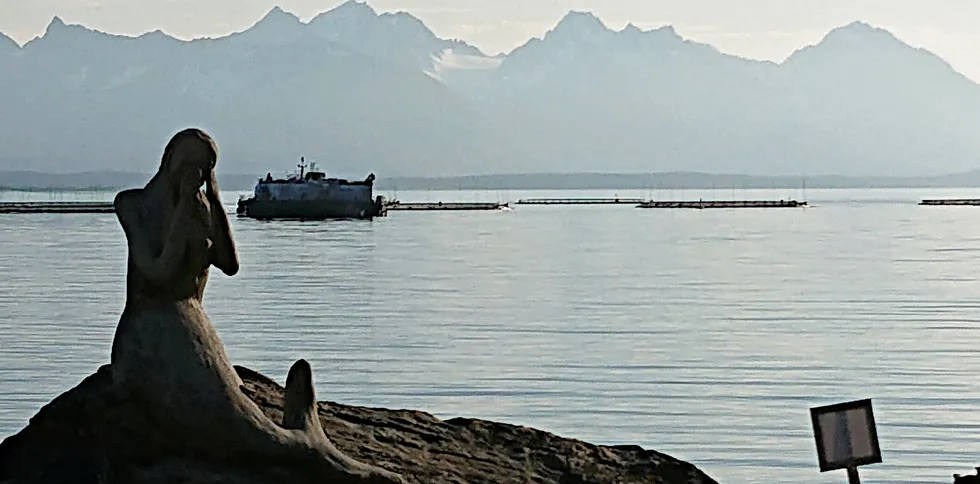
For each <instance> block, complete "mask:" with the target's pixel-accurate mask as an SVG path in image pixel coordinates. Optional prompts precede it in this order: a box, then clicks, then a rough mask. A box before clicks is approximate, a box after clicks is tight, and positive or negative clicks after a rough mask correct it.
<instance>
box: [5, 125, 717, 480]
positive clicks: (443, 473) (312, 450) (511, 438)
mask: <svg viewBox="0 0 980 484" xmlns="http://www.w3.org/2000/svg"><path fill="white" fill-rule="evenodd" d="M217 157H218V152H217V148H216V145H215V143H214V141H213V140H212V139H211V138H210V137H209V136H208V135H207V134H206V133H204V132H202V131H200V130H196V129H189V130H185V131H181V132H180V133H177V134H176V135H175V136H174V137H173V138H172V139H171V141H170V143H169V144H168V145H167V147H166V149H165V150H164V155H163V159H162V161H161V164H160V168H159V171H158V172H157V173H156V175H155V176H154V177H153V178H152V179H151V180H150V181H149V183H147V185H146V186H145V187H144V188H141V189H133V190H126V191H123V192H120V193H119V194H118V195H117V196H116V198H115V201H114V205H115V210H116V214H117V217H118V219H119V222H120V225H121V226H122V229H123V232H124V233H125V236H126V240H127V245H128V253H129V256H128V268H127V282H126V304H125V308H124V310H123V313H122V315H121V317H120V320H119V324H118V326H117V328H116V334H115V337H114V340H113V342H112V352H111V358H110V364H108V365H106V366H104V367H102V368H100V369H99V371H98V372H96V373H95V374H94V375H92V376H90V377H89V378H87V379H86V380H84V381H83V382H82V383H81V384H79V386H77V387H76V388H74V389H72V390H70V391H69V392H67V393H65V394H63V395H61V396H60V397H58V398H56V399H55V400H54V401H52V402H51V403H50V404H49V405H47V406H45V407H44V408H42V409H41V411H40V412H39V413H38V414H37V415H36V416H35V417H34V418H33V419H32V420H31V423H30V424H29V425H28V426H27V428H25V429H24V430H23V431H21V432H20V433H18V434H16V435H14V436H12V437H9V438H8V439H6V440H4V442H3V443H2V444H0V480H2V481H4V482H7V481H9V482H19V483H20V482H22V483H39V484H47V483H51V484H53V483H62V482H64V483H68V482H71V483H87V482H91V483H100V484H104V483H171V482H173V483H177V482H180V483H195V484H197V483H200V484H204V483H209V484H217V483H299V484H302V483H307V482H308V483H332V484H346V483H379V484H380V483H384V484H392V483H406V482H417V483H439V482H446V483H450V482H452V483H462V482H515V483H517V482H521V483H523V482H541V483H544V482H554V483H606V482H608V483H612V482H617V483H626V482H651V483H653V482H663V483H710V482H714V481H712V480H710V479H709V478H707V477H706V476H704V475H703V474H702V473H701V472H700V471H698V470H697V469H695V468H694V467H693V466H691V465H689V464H686V463H682V462H679V461H676V460H674V459H672V458H670V457H667V456H664V455H661V454H658V453H656V452H652V451H645V450H643V449H640V448H638V447H596V446H592V445H589V444H585V443H581V442H576V441H571V440H565V439H561V438H558V437H556V436H553V435H550V434H547V433H545V432H541V431H537V430H532V429H526V428H520V427H513V426H507V425H503V424H495V423H490V422H480V421H476V420H453V421H449V422H441V421H439V420H437V419H435V418H433V417H431V416H429V415H426V414H422V413H418V412H407V411H388V410H372V409H358V408H353V407H344V406H340V405H337V404H325V403H321V404H317V402H316V399H315V393H314V389H313V378H312V373H311V369H310V366H309V364H307V363H306V362H305V361H303V360H300V361H298V362H296V363H295V364H294V365H293V366H292V368H291V369H290V371H289V374H288V376H287V378H286V384H285V388H284V389H283V388H280V387H279V386H278V385H277V384H276V383H275V382H273V381H272V380H270V379H268V378H266V377H263V376H262V375H259V374H257V373H255V372H252V371H250V370H247V369H244V368H235V367H233V366H232V364H231V362H230V360H229V358H228V355H227V353H226V351H225V348H224V346H223V345H222V343H221V340H220V339H219V337H218V334H217V331H216V330H215V328H214V326H213V325H212V324H211V322H210V320H209V319H208V317H207V315H206V314H205V312H204V310H203V308H202V305H201V301H202V299H203V297H204V289H205V285H206V283H207V279H208V271H209V269H210V267H211V266H215V267H217V268H218V269H219V270H221V271H222V272H224V273H225V274H226V275H229V276H233V275H234V274H236V273H237V272H238V268H239V261H238V255H237V251H236V247H235V242H234V238H233V236H232V234H231V230H230V228H229V224H228V220H227V216H226V215H225V210H224V208H223V207H222V206H221V201H220V194H219V191H218V187H217V184H216V183H215V174H214V173H215V163H216V161H217ZM202 185H203V186H204V190H203V191H202V190H201V186H202ZM325 429H327V430H328V431H325ZM328 434H329V437H328ZM336 442H340V443H341V448H340V449H338V448H337V446H335V443H336Z"/></svg>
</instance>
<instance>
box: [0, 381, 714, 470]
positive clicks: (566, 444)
mask: <svg viewBox="0 0 980 484" xmlns="http://www.w3.org/2000/svg"><path fill="white" fill-rule="evenodd" d="M235 370H236V371H237V372H238V375H239V376H240V377H241V378H242V381H243V383H244V386H243V391H244V392H245V394H247V395H248V397H249V398H250V399H251V400H252V401H254V402H256V403H257V404H258V405H259V406H260V407H261V409H262V411H263V412H264V413H265V414H266V415H267V416H268V417H269V418H271V419H272V420H274V421H277V422H278V421H281V420H282V417H283V415H282V412H283V396H284V390H283V387H281V386H280V385H279V384H277V383H276V382H275V381H273V380H271V379H270V378H267V377H265V376H263V375H261V374H259V373H256V372H254V371H252V370H249V369H247V368H243V367H239V366H236V367H235ZM141 408H142V404H141V402H140V401H138V399H136V397H132V396H126V395H120V394H118V392H117V391H116V390H114V389H113V387H112V385H111V374H110V371H109V366H108V365H107V366H104V367H102V368H100V369H99V371H98V372H96V373H95V374H94V375H92V376H90V377H88V378H86V379H85V380H83V381H82V382H81V383H80V384H79V385H78V386H77V387H75V388H73V389H71V390H70V391H68V392H66V393H64V394H62V395H61V396H59V397H57V398H56V399H54V400H53V401H52V402H51V403H49V404H48V405H46V406H45V407H43V408H42V409H41V410H40V411H39V412H38V414H37V415H35V416H34V417H33V418H32V419H31V421H30V424H29V425H28V426H27V427H26V428H24V429H23V430H22V431H21V432H19V433H18V434H16V435H13V436H11V437H8V438H7V439H6V440H4V441H3V442H2V443H0V482H4V483H10V484H14V483H17V484H20V483H24V484H27V483H32V484H62V483H64V484H68V483H73V484H86V483H93V484H94V483H99V484H111V483H127V484H144V483H145V484H150V483H153V484H157V483H160V484H163V483H183V484H233V483H234V484H260V483H261V484H267V483H268V484H273V483H276V484H280V483H297V484H303V483H306V482H312V481H308V480H307V479H308V477H303V476H308V475H309V474H308V473H298V474H299V476H297V475H295V473H291V472H290V471H291V469H289V468H275V467H266V466H264V465H259V464H257V463H254V462H240V461H238V462H234V461H229V462H215V461H213V459H211V460H209V461H207V462H203V461H200V460H198V459H196V458H195V455H193V454H189V453H188V452H186V449H187V448H189V447H190V446H187V445H185V444H186V443H185V442H172V441H169V440H168V434H170V435H172V433H169V432H166V426H167V423H166V422H154V421H152V420H151V419H152V416H151V415H149V414H148V413H146V412H144V411H142V410H141ZM318 410H319V412H318V413H319V415H318V416H319V418H320V422H321V424H322V426H323V429H324V431H325V432H326V434H327V436H328V437H329V438H330V440H331V441H333V443H334V444H335V445H336V446H337V448H338V449H339V450H340V451H341V452H343V453H344V454H347V455H348V456H350V457H352V458H354V459H357V460H359V461H361V462H365V463H369V464H374V465H377V466H379V467H382V468H384V469H388V470H391V471H395V472H397V473H399V474H401V475H402V476H403V477H404V479H405V480H406V481H407V482H410V483H418V484H423V483H424V484H440V483H445V484H450V483H453V484H459V483H522V484H523V483H556V484H559V483H560V484H573V483H575V484H605V483H609V484H612V483H617V484H627V483H664V484H702V483H703V484H711V483H715V481H714V480H712V479H711V478H709V477H708V476H706V475H705V474H703V473H702V472H701V471H700V470H698V469H697V468H696V467H694V466H693V465H691V464H688V463H685V462H681V461H679V460H677V459H674V458H672V457H669V456H667V455H664V454H661V453H658V452H655V451H652V450H645V449H642V448H640V447H638V446H613V447H606V446H596V445H592V444H588V443H585V442H581V441H577V440H572V439H566V438H562V437H558V436H556V435H553V434H550V433H547V432H543V431H540V430H535V429H531V428H526V427H518V426H513V425H507V424H502V423H495V422H488V421H482V420H474V419H465V418H456V419H452V420H447V421H442V420H439V419H436V418H435V417H433V416H431V415H429V414H426V413H423V412H418V411H410V410H385V409H372V408H362V407H352V406H346V405H341V404H337V403H328V402H320V403H319V408H318ZM318 482H321V483H324V482H329V480H327V481H324V480H320V481H318Z"/></svg>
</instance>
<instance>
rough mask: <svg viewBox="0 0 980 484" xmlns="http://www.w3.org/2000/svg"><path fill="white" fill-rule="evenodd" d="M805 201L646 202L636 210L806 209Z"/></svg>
mask: <svg viewBox="0 0 980 484" xmlns="http://www.w3.org/2000/svg"><path fill="white" fill-rule="evenodd" d="M806 206H807V203H806V202H805V201H803V202H798V201H796V200H690V201H669V200H664V201H653V200H650V201H646V202H642V203H640V204H639V205H637V206H636V208H693V209H699V210H702V209H706V208H797V207H806Z"/></svg>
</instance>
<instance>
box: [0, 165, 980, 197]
mask: <svg viewBox="0 0 980 484" xmlns="http://www.w3.org/2000/svg"><path fill="white" fill-rule="evenodd" d="M149 177H150V174H145V173H134V172H84V173H44V172H29V171H0V191H8V192H41V193H54V192H68V191H72V192H102V191H117V190H123V189H127V188H135V187H141V186H143V185H144V184H145V183H146V180H148V179H149ZM257 179H258V177H257V176H255V175H246V174H226V175H220V176H219V180H218V183H219V185H220V186H221V188H223V189H224V190H226V191H250V190H252V188H254V186H255V181H256V180H257ZM977 187H980V170H976V171H971V172H967V173H961V174H951V175H942V176H933V177H848V176H835V175H819V176H807V177H804V176H755V175H732V174H712V173H700V172H669V173H642V174H627V173H529V174H498V175H471V176H452V177H390V178H387V177H384V176H383V175H379V176H378V179H377V181H376V182H375V189H376V190H377V191H381V192H387V191H399V190H404V191H460V190H465V191H480V190H491V191H493V190H699V189H720V190H737V189H752V190H760V189H762V190H764V189H803V188H812V189H831V188H837V189H843V188H852V189H861V188H977Z"/></svg>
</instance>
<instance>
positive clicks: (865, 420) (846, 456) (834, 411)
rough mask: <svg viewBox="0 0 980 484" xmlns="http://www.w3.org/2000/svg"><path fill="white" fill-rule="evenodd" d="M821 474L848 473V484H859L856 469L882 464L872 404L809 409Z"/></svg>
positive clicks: (856, 402)
mask: <svg viewBox="0 0 980 484" xmlns="http://www.w3.org/2000/svg"><path fill="white" fill-rule="evenodd" d="M810 420H811V421H812V423H813V437H814V440H816V443H817V460H818V462H819V464H820V472H828V471H835V470H840V469H847V480H848V483H849V484H861V477H860V476H859V475H858V467H860V466H865V465H869V464H879V463H881V447H880V446H879V445H878V429H877V427H876V426H875V417H874V412H873V411H872V409H871V400H870V399H867V400H857V401H853V402H846V403H838V404H836V405H828V406H825V407H815V408H811V409H810Z"/></svg>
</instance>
